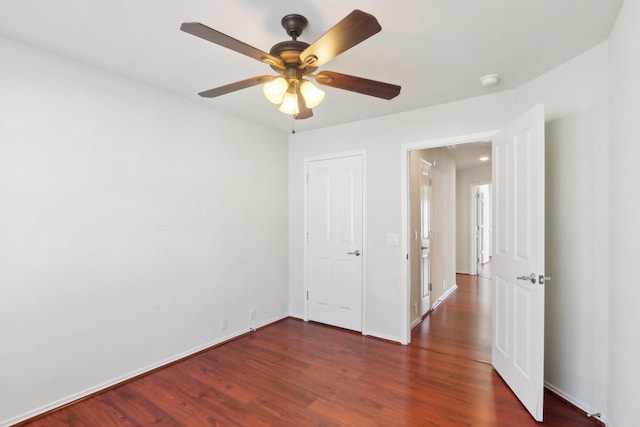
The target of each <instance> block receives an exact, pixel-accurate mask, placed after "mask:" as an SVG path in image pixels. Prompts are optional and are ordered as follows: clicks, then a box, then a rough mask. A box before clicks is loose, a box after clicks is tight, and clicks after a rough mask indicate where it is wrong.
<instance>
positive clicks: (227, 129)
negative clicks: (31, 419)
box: [0, 38, 288, 425]
mask: <svg viewBox="0 0 640 427" xmlns="http://www.w3.org/2000/svg"><path fill="white" fill-rule="evenodd" d="M0 52H2V67H0V92H1V93H2V95H1V96H0V346H1V348H2V350H1V351H0V396H2V398H1V399H0V425H7V424H10V423H12V422H15V421H18V420H19V419H22V418H24V417H27V416H30V415H33V414H35V413H37V412H39V411H42V410H45V409H48V408H50V407H51V405H56V404H60V403H63V402H65V401H67V400H68V399H72V398H74V397H77V396H80V395H82V394H84V393H86V392H89V391H92V390H95V389H97V388H100V387H103V386H105V385H108V384H111V383H113V382H114V381H117V380H119V379H123V378H126V377H127V376H129V375H131V374H134V373H138V372H141V371H144V370H145V369H148V368H150V367H154V366H156V365H157V364H159V363H161V362H163V361H168V360H171V359H173V358H175V357H176V356H178V355H182V354H185V353H188V352H190V351H193V350H196V349H200V348H202V347H205V346H207V345H209V344H213V343H216V342H219V341H221V340H223V339H224V338H225V337H229V336H232V335H236V334H238V333H241V332H244V331H246V330H248V328H249V327H250V326H251V325H250V322H249V309H250V308H255V310H256V317H257V319H256V321H255V323H254V325H255V326H257V325H261V324H264V323H267V322H271V321H273V320H274V319H278V318H281V317H283V316H286V315H287V313H288V307H287V302H288V301H287V292H288V289H287V255H286V254H287V250H288V248H287V208H286V206H287V168H286V165H287V152H286V150H287V144H286V137H285V135H283V134H278V133H276V132H274V131H271V130H268V129H266V128H263V127H260V126H256V125H254V124H251V123H249V122H247V121H244V120H241V119H238V118H235V117H231V116H227V115H223V114H220V113H218V112H216V111H213V110H211V109H208V108H205V107H203V106H200V105H198V104H195V103H191V102H189V101H185V100H182V99H179V98H176V97H173V96H169V95H165V94H163V93H160V92H157V91H155V90H152V89H150V88H147V87H145V86H141V85H138V84H134V83H131V82H129V81H126V80H123V79H120V78H117V77H114V76H111V75H108V74H105V73H102V72H100V71H96V70H94V69H91V68H88V67H85V66H82V65H79V64H77V63H73V62H71V61H68V60H66V59H63V58H61V57H57V56H54V55H50V54H47V53H44V52H42V51H38V50H34V49H32V48H29V47H26V46H24V45H20V44H17V43H14V42H12V41H9V40H7V39H1V38H0ZM222 318H228V324H229V327H228V329H227V330H224V331H222V330H220V324H221V319H222Z"/></svg>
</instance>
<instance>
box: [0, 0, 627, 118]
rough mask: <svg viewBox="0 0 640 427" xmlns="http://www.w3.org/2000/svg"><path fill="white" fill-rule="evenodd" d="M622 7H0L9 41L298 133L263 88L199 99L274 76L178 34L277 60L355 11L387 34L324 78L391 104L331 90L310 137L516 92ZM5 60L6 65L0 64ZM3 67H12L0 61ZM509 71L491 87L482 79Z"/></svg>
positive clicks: (419, 0)
mask: <svg viewBox="0 0 640 427" xmlns="http://www.w3.org/2000/svg"><path fill="white" fill-rule="evenodd" d="M622 1H623V0H393V1H388V0H376V1H371V0H369V1H355V0H322V1H311V0H297V1H296V0H228V1H223V0H206V1H205V0H181V1H176V0H0V35H4V36H6V37H9V38H13V39H16V40H18V41H22V42H26V43H28V44H31V45H34V46H38V47H40V48H43V49H46V50H49V51H53V52H56V53H59V54H60V55H63V56H66V57H69V58H72V59H74V60H77V61H80V62H82V63H85V64H89V65H91V66H94V67H96V68H99V69H102V70H105V71H108V72H111V73H114V74H117V75H121V76H124V77H126V78H129V79H131V80H134V81H137V82H140V83H143V84H146V85H148V86H151V87H154V88H157V89H160V90H163V91H166V92H169V93H172V94H175V95H177V96H180V97H184V98H188V99H191V100H193V101H194V102H199V103H202V104H204V105H208V106H210V107H212V108H215V109H218V110H223V111H226V112H228V113H231V114H234V115H238V116H242V117H245V118H247V119H250V120H254V121H256V122H258V123H262V124H264V125H267V126H271V127H275V128H278V129H283V130H287V129H290V128H291V125H292V120H291V118H290V117H288V116H285V115H284V114H282V113H280V112H278V111H277V106H274V105H273V104H270V103H269V102H268V101H266V99H264V97H263V95H262V92H261V88H260V86H255V87H252V88H249V89H244V90H242V91H239V92H235V93H232V94H228V95H225V96H222V97H219V98H215V99H203V98H200V97H199V96H198V95H197V93H198V92H201V91H203V90H206V89H211V88H214V87H217V86H222V85H225V84H228V83H232V82H235V81H238V80H243V79H246V78H249V77H253V76H257V75H261V74H265V73H268V72H270V71H271V70H270V68H269V67H268V66H267V65H265V64H262V63H260V62H258V61H255V60H252V59H250V58H248V57H246V56H243V55H240V54H238V53H235V52H232V51H230V50H227V49H225V48H222V47H220V46H217V45H214V44H212V43H209V42H206V41H203V40H201V39H199V38H197V37H194V36H192V35H190V34H187V33H184V32H182V31H180V30H179V27H180V24H181V23H182V22H193V21H197V22H202V23H203V24H205V25H207V26H210V27H212V28H215V29H217V30H219V31H221V32H223V33H225V34H228V35H230V36H232V37H234V38H236V39H239V40H242V41H244V42H245V43H248V44H250V45H252V46H254V47H257V48H259V49H261V50H264V51H267V52H268V51H269V49H270V48H271V46H272V45H274V44H275V43H277V42H279V41H283V40H288V39H289V38H288V36H287V35H286V34H285V32H284V30H283V29H282V27H281V26H280V19H281V18H282V16H284V15H286V14H289V13H300V14H302V15H304V16H306V17H307V19H308V20H309V26H308V27H307V29H306V30H305V32H304V33H303V35H302V36H301V37H300V40H302V41H306V42H308V43H311V42H312V41H314V40H315V39H316V38H318V37H319V36H320V35H322V34H323V33H324V32H325V31H326V30H328V29H329V28H330V27H331V26H333V25H334V24H335V23H336V22H338V21H339V20H340V19H342V18H343V17H344V16H346V15H347V14H348V13H349V12H351V11H352V10H353V9H361V10H363V11H365V12H368V13H371V14H373V15H374V16H376V17H377V19H378V21H379V22H380V24H381V25H382V31H381V32H380V33H378V34H376V35H374V36H373V37H371V38H370V39H368V40H366V41H364V42H363V43H361V44H359V45H357V46H355V47H354V48H352V49H351V50H349V51H347V52H345V53H343V54H342V55H341V56H339V57H338V58H335V59H334V60H332V61H330V62H329V63H328V64H326V65H324V66H323V67H321V68H320V69H319V71H321V70H331V71H338V72H342V73H346V74H352V75H356V76H361V77H366V78H370V79H373V80H380V81H384V82H389V83H395V84H399V85H401V86H402V92H401V93H400V95H399V96H398V97H397V98H395V99H393V100H391V101H386V100H381V99H377V98H373V97H369V96H364V95H361V94H356V93H352V92H348V91H342V90H339V89H333V88H326V97H325V100H324V102H323V103H322V104H321V105H320V106H318V107H316V108H315V109H314V117H313V118H310V119H307V120H300V121H297V122H296V130H298V131H301V130H309V129H315V128H320V127H325V126H331V125H336V124H339V123H345V122H350V121H355V120H361V119H366V118H371V117H377V116H383V115H388V114H393V113H398V112H401V111H407V110H412V109H416V108H420V107H425V106H429V105H434V104H440V103H443V102H449V101H454V100H459V99H463V98H468V97H473V96H479V95H483V94H487V93H490V92H494V91H501V90H506V89H511V88H514V87H517V86H519V85H521V84H522V83H524V82H527V81H529V80H531V79H532V78H534V77H536V76H538V75H540V74H542V73H544V72H546V71H548V70H550V69H552V68H554V67H556V66H558V65H560V64H562V63H563V62H565V61H567V60H569V59H571V58H573V57H574V56H576V55H578V54H580V53H581V52H583V51H585V50H587V49H589V48H591V47H592V46H594V45H596V44H598V43H600V42H602V41H604V40H606V39H607V37H608V35H609V32H610V30H611V28H612V26H613V23H614V20H615V18H616V16H617V13H618V11H619V9H620V6H621V3H622ZM0 58H1V55H0ZM0 60H1V59H0ZM489 73H499V74H500V75H501V76H502V80H501V81H500V83H499V84H498V85H496V86H494V87H492V88H484V87H482V86H481V85H480V84H479V78H480V77H481V76H483V75H485V74H489Z"/></svg>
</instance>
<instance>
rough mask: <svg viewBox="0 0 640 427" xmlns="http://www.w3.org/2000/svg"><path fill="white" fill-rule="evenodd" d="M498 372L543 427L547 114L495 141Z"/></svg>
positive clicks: (538, 110) (532, 114)
mask: <svg viewBox="0 0 640 427" xmlns="http://www.w3.org/2000/svg"><path fill="white" fill-rule="evenodd" d="M492 151H493V185H494V187H493V189H494V191H493V202H494V205H493V206H494V209H493V220H494V227H493V230H494V239H495V240H494V255H493V266H492V268H493V272H494V277H493V286H494V293H493V297H494V301H493V335H492V364H493V366H494V367H495V369H496V370H497V371H498V373H499V374H500V376H502V378H503V379H504V380H505V382H506V383H507V384H508V385H509V387H511V389H512V390H513V392H514V393H515V394H516V396H517V397H518V398H519V399H520V401H521V402H522V404H523V405H524V406H525V407H526V408H527V410H528V411H529V412H530V413H531V415H532V416H533V417H534V418H535V419H536V420H537V421H542V418H543V382H544V109H543V106H542V105H538V106H536V107H535V108H533V109H532V110H531V111H529V112H528V113H527V114H525V115H524V116H522V117H521V118H519V119H518V120H516V121H515V122H514V123H512V124H511V125H510V126H508V127H507V128H506V129H505V130H504V131H503V132H501V133H499V134H498V135H496V137H495V138H494V140H493V148H492Z"/></svg>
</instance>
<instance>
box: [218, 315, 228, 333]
mask: <svg viewBox="0 0 640 427" xmlns="http://www.w3.org/2000/svg"><path fill="white" fill-rule="evenodd" d="M227 327H229V320H228V319H227V318H226V317H225V318H224V319H222V322H220V330H222V331H224V330H225V329H227Z"/></svg>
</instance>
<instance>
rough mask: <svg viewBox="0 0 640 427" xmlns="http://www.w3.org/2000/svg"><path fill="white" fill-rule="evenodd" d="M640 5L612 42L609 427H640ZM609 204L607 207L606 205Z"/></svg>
mask: <svg viewBox="0 0 640 427" xmlns="http://www.w3.org/2000/svg"><path fill="white" fill-rule="evenodd" d="M639 23H640V2H639V1H636V0H627V1H626V2H625V3H624V5H623V6H622V10H621V12H620V15H619V16H618V20H617V22H616V25H615V27H614V29H613V32H612V33H611V37H610V40H609V67H610V68H609V85H610V95H609V103H610V108H611V109H610V133H609V137H610V141H611V146H610V152H609V164H610V185H611V193H610V198H609V204H610V205H609V206H610V215H609V231H610V240H609V248H610V252H609V262H610V275H609V281H608V283H609V288H610V295H609V313H610V323H609V331H610V332H609V344H610V349H611V351H610V354H609V384H608V390H609V394H608V403H609V418H610V421H611V423H610V425H611V426H613V427H624V426H630V425H636V424H637V423H638V411H637V405H638V403H637V400H638V396H640V364H639V363H638V361H639V360H640V336H639V335H638V332H637V331H638V325H640V279H638V278H639V277H640V262H639V261H640V220H639V218H640V185H639V184H638V183H640V168H638V159H640V141H639V138H638V131H637V128H636V126H637V124H638V118H639V117H640V80H639V79H638V76H640V56H639V55H638V52H639V51H640V26H639V25H638V24H639ZM605 203H606V202H605Z"/></svg>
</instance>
